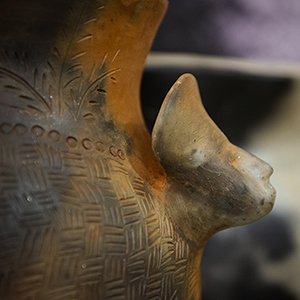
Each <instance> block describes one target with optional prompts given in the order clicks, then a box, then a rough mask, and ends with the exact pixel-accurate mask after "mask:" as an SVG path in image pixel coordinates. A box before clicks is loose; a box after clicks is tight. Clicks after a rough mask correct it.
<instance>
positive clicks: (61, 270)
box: [0, 0, 275, 300]
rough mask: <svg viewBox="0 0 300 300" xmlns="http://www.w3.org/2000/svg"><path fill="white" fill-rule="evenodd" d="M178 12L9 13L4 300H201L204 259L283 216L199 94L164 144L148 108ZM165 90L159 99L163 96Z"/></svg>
mask: <svg viewBox="0 0 300 300" xmlns="http://www.w3.org/2000/svg"><path fill="white" fill-rule="evenodd" d="M166 7H167V1H165V0H135V1H134V0H122V1H121V0H106V1H104V0H93V1H85V0H80V1H79V0H59V1H58V0H56V1H53V0H52V1H50V0H44V1H42V0H32V1H21V0H11V1H4V2H2V3H1V4H0V20H1V21H0V34H1V36H0V42H1V56H0V93H1V98H0V108H1V110H0V239H1V247H0V299H1V300H42V299H43V300H66V299H72V300H85V299H94V300H108V299H114V300H123V299H124V300H141V299H147V300H154V299H161V300H175V299H178V300H185V299H186V300H187V299H191V300H192V299H193V300H194V299H200V293H201V289H200V273H199V265H200V260H201V254H202V251H203V247H204V245H205V243H206V241H207V240H208V238H209V237H210V236H211V235H213V234H214V233H215V232H217V231H219V230H221V229H225V228H229V227H232V226H238V225H243V224H248V223H251V222H253V221H255V220H257V219H259V218H261V217H263V216H264V215H266V214H267V213H268V212H269V211H270V210H271V209H272V206H273V202H274V198H275V190H274V189H273V187H272V186H271V185H270V183H269V177H270V175H271V173H272V169H271V167H270V166H269V165H267V164H266V163H264V162H262V161H261V160H260V159H258V158H256V157H255V156H253V155H251V154H249V153H247V152H245V151H243V150H242V149H240V148H237V147H235V146H234V145H232V144H230V142H229V141H228V140H227V138H226V137H225V136H224V135H223V133H222V132H221V131H220V130H219V129H218V128H217V126H216V125H215V124H214V123H213V121H212V120H211V119H210V118H209V116H208V115H207V113H206V112H205V110H204V108H203V106H202V104H201V99H200V95H199V91H198V86H197V83H196V81H195V79H194V77H193V76H192V75H190V74H187V75H183V76H182V77H181V78H180V79H179V80H178V81H177V82H176V83H175V85H174V86H173V87H172V88H171V90H170V92H169V94H168V95H167V97H166V99H165V101H164V103H163V105H162V108H161V111H160V113H159V115H158V118H157V121H156V124H155V127H154V130H153V134H152V142H151V137H150V135H149V133H148V131H147V129H146V127H145V124H144V121H143V117H142V114H141V109H140V102H139V86H140V80H141V75H142V71H143V66H144V61H145V58H146V56H147V54H148V52H149V49H150V46H151V43H152V40H153V37H154V35H155V32H156V30H157V27H158V26H159V24H160V22H161V19H162V17H163V15H164V13H165V10H166ZM153 88H155V87H153Z"/></svg>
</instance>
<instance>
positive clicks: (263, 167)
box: [229, 147, 273, 180]
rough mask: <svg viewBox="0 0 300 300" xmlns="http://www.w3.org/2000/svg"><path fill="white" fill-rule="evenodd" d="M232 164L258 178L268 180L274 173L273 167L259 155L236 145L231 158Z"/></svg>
mask: <svg viewBox="0 0 300 300" xmlns="http://www.w3.org/2000/svg"><path fill="white" fill-rule="evenodd" d="M229 162H230V164H231V165H233V166H234V167H235V168H237V169H239V170H240V171H241V172H243V173H246V174H247V173H248V174H249V173H250V174H252V175H253V176H255V177H257V179H259V178H261V179H266V180H268V179H269V178H270V176H271V175H272V174H273V168H272V167H271V166H270V165H269V164H268V163H266V162H265V161H263V160H261V159H260V158H258V157H257V156H255V155H253V154H251V153H249V152H247V151H245V150H243V149H240V148H238V147H235V151H234V155H232V156H231V158H230V159H229Z"/></svg>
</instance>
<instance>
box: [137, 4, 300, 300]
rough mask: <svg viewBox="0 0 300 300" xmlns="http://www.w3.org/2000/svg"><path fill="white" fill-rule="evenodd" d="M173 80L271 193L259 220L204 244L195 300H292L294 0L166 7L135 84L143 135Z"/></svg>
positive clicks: (297, 109)
mask: <svg viewBox="0 0 300 300" xmlns="http://www.w3.org/2000/svg"><path fill="white" fill-rule="evenodd" d="M183 73H192V74H194V75H195V76H196V78H197V80H198V82H199V87H200V93H201V96H202V100H203V103H204V106H205V108H206V109H207V111H208V113H209V114H210V116H211V117H212V119H213V120H214V121H215V122H216V123H217V125H218V126H219V127H220V128H221V130H222V131H223V132H224V133H225V134H226V135H227V137H228V138H229V140H230V141H231V142H233V143H235V144H237V145H238V146H241V147H243V148H244V149H246V150H248V151H250V152H252V153H253V154H255V155H257V156H259V157H260V158H262V159H264V160H265V161H267V162H268V163H270V164H271V165H272V166H273V167H274V174H273V175H272V178H271V182H272V184H273V185H274V187H275V188H276V190H277V199H276V204H275V207H274V209H273V211H272V212H271V213H270V214H269V215H268V216H267V217H265V218H263V219H261V220H260V221H258V222H256V223H254V224H251V225H248V226H243V227H239V228H233V229H229V230H225V231H223V232H220V233H218V234H217V235H215V236H214V237H213V238H211V239H210V241H209V242H208V244H207V246H206V249H205V252H204V255H203V259H202V266H201V272H202V284H203V300H221V299H222V300H229V299H230V300H235V299H239V300H240V299H243V300H245V299H246V300H247V299H251V300H252V299H264V300H267V299H272V300H275V299H300V218H299V216H300V201H299V200H300V199H299V198H300V155H299V154H300V151H299V149H300V1H299V0H251V1H249V0H186V1H183V0H170V3H169V9H168V11H167V15H166V17H165V19H164V21H163V23H162V25H161V27H160V29H159V31H158V34H157V36H156V39H155V42H154V44H153V48H152V52H151V54H150V55H149V57H148V60H147V64H146V68H145V73H144V77H143V83H142V90H141V95H142V101H143V110H144V115H145V119H146V122H147V125H148V128H149V130H151V129H152V126H153V123H154V121H155V118H156V115H157V113H158V110H159V108H160V105H161V103H162V101H163V99H164V97H165V95H166V93H167V92H168V90H169V88H170V87H171V86H172V84H173V83H174V82H175V81H176V79H177V78H178V77H179V76H180V75H182V74H183Z"/></svg>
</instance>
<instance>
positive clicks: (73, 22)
mask: <svg viewBox="0 0 300 300" xmlns="http://www.w3.org/2000/svg"><path fill="white" fill-rule="evenodd" d="M89 6H90V2H89V1H84V3H80V4H78V6H77V7H75V8H70V10H69V11H70V16H69V19H70V21H68V24H67V25H66V26H65V28H63V29H61V43H60V44H61V45H56V46H54V47H53V48H52V49H51V54H50V57H49V59H48V60H46V61H45V62H44V66H43V69H42V71H41V70H40V69H38V68H34V69H33V70H32V69H30V67H29V64H28V61H29V59H28V54H27V53H26V52H24V53H23V54H22V55H19V54H18V53H16V52H15V53H13V54H9V53H7V52H6V51H5V50H4V51H3V53H2V63H1V64H0V84H2V91H3V92H4V93H8V94H9V95H14V96H13V97H11V96H10V97H9V101H6V102H5V101H0V107H1V106H2V107H5V108H7V109H13V110H19V111H24V112H25V113H28V114H38V115H40V116H43V117H45V118H47V117H48V116H49V115H50V116H52V115H55V116H62V115H63V114H65V112H66V111H67V112H69V113H70V114H71V115H72V117H73V119H74V120H75V121H76V120H77V119H78V118H79V117H80V116H81V113H82V108H83V106H84V105H86V104H87V106H88V107H89V108H91V107H93V106H95V105H101V103H100V102H99V98H101V97H99V95H102V96H104V97H105V96H106V95H105V94H106V91H105V88H104V84H105V80H106V79H107V78H108V77H109V76H112V75H113V74H115V73H116V72H119V71H120V69H118V68H113V69H110V70H109V69H107V57H108V55H107V54H105V55H104V57H103V58H102V60H101V59H100V61H99V63H94V64H93V65H92V66H91V67H89V68H87V67H86V66H85V69H84V65H83V59H84V57H85V56H86V55H87V51H85V50H84V49H85V46H86V45H87V43H90V42H91V41H92V40H93V34H92V33H91V32H89V30H88V28H90V26H91V24H93V23H94V22H96V21H97V18H96V17H94V16H91V14H90V13H89V12H90V11H91V7H89ZM103 8H104V6H99V5H98V6H97V7H94V8H93V11H94V12H97V11H99V10H102V9H103ZM58 44H59V43H58ZM77 49H78V50H77ZM118 52H119V51H117V53H113V54H112V55H114V58H113V60H112V62H113V61H114V60H115V58H116V57H117V55H118ZM25 78H26V79H25ZM30 78H32V79H31V80H30ZM97 95H98V97H97ZM88 100H90V101H89V102H88ZM82 117H84V118H90V117H93V113H92V111H90V112H89V113H86V114H84V115H83V116H82Z"/></svg>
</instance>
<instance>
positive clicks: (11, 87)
mask: <svg viewBox="0 0 300 300" xmlns="http://www.w3.org/2000/svg"><path fill="white" fill-rule="evenodd" d="M0 78H2V79H5V80H9V81H11V82H12V84H5V83H4V89H5V90H7V91H8V92H11V93H14V94H16V95H18V97H19V98H20V100H21V101H22V102H23V103H24V104H25V105H26V106H27V108H29V109H33V110H35V111H36V112H40V113H43V114H44V110H46V111H47V112H48V113H50V114H51V107H50V105H49V103H47V102H46V100H45V99H44V98H43V97H42V95H41V94H40V93H39V92H38V91H37V90H36V89H35V88H34V87H33V86H32V85H31V84H30V83H29V82H27V81H26V80H25V79H24V78H22V77H21V76H19V75H18V74H16V73H14V72H12V71H10V70H8V69H6V68H3V67H0ZM2 105H10V104H5V103H2ZM16 108H17V109H20V107H16Z"/></svg>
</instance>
